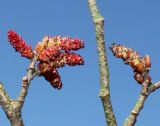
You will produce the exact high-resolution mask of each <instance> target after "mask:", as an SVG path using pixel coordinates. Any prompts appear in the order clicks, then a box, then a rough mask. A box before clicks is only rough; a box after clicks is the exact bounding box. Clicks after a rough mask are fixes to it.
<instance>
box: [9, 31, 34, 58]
mask: <svg viewBox="0 0 160 126" xmlns="http://www.w3.org/2000/svg"><path fill="white" fill-rule="evenodd" d="M8 41H9V42H10V44H11V45H12V46H13V48H15V50H16V51H17V52H20V53H21V56H22V57H26V58H28V59H31V58H32V57H33V51H32V48H31V46H29V45H27V44H26V42H25V41H24V40H23V39H22V38H21V36H19V35H18V34H17V33H16V32H15V31H12V30H9V31H8Z"/></svg>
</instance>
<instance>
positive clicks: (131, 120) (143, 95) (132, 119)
mask: <svg viewBox="0 0 160 126" xmlns="http://www.w3.org/2000/svg"><path fill="white" fill-rule="evenodd" d="M159 88H160V81H158V82H157V83H155V84H152V83H151V84H150V85H149V87H148V88H147V90H146V87H144V86H143V88H142V90H141V92H140V95H139V98H138V100H137V103H136V105H135V106H134V108H133V109H132V111H131V113H130V115H129V116H128V117H127V119H126V120H125V122H124V126H134V124H135V123H136V120H137V117H138V115H139V113H140V111H141V110H142V109H143V106H144V103H145V101H146V99H147V98H148V96H149V95H150V94H151V93H152V92H154V91H155V90H157V89H159Z"/></svg>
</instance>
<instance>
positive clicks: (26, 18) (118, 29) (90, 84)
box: [0, 0, 160, 126]
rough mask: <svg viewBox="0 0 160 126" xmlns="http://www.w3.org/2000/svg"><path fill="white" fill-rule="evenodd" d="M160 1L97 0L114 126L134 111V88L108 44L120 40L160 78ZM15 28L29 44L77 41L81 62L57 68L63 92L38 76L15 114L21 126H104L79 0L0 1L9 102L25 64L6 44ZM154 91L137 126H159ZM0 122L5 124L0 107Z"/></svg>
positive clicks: (0, 65)
mask: <svg viewBox="0 0 160 126" xmlns="http://www.w3.org/2000/svg"><path fill="white" fill-rule="evenodd" d="M159 6H160V2H159V1H158V0H152V1H145V0H140V1H139V0H134V1H128V0H121V1H117V0H101V1H98V7H99V9H100V11H101V14H102V15H103V16H104V18H105V38H106V42H107V43H106V46H107V47H106V48H107V55H108V62H109V70H110V88H111V98H112V103H113V108H114V111H115V115H116V117H117V122H118V124H119V125H122V124H123V121H124V120H125V118H126V117H127V116H128V114H129V113H130V110H131V109H132V107H133V106H134V104H135V102H136V100H137V98H138V93H139V92H140V89H141V86H139V85H138V84H137V83H136V82H135V80H134V79H133V73H132V70H131V68H130V67H129V66H127V65H124V64H123V62H122V61H121V60H120V59H116V58H115V57H113V56H112V54H111V52H110V51H109V50H108V47H109V46H110V45H111V44H112V43H113V42H117V43H121V44H124V45H125V46H128V47H132V48H134V49H135V50H137V51H139V53H140V54H141V55H142V56H144V55H146V54H149V55H150V56H151V59H152V68H151V72H150V74H151V76H152V79H153V81H154V82H156V81H158V80H159V79H160V74H159V73H160V69H159V68H160V60H159V59H160V55H159V54H160V49H159V48H160V47H159V46H160V44H159V42H160V14H159V12H160V8H159ZM9 29H14V30H15V31H16V32H17V33H19V34H20V35H21V36H22V37H23V38H24V39H25V40H26V41H27V42H28V44H30V45H32V47H33V48H34V46H35V45H36V43H37V42H38V41H41V39H42V38H43V37H44V36H45V35H51V36H55V35H62V36H66V35H67V36H72V37H78V38H81V39H83V40H84V41H85V48H84V49H82V50H79V51H77V53H79V54H81V55H82V56H83V57H84V60H85V65H84V66H77V67H65V68H63V69H59V72H60V75H61V78H62V81H63V84H64V86H63V88H62V90H60V91H58V90H55V89H53V88H52V87H51V86H50V84H49V83H48V82H47V81H45V80H44V78H35V79H34V80H33V81H32V83H31V86H30V88H29V93H28V96H27V98H26V101H25V104H24V107H23V110H22V115H23V118H24V122H25V124H26V126H44V125H45V126H64V125H66V126H105V125H106V124H105V118H104V114H103V108H102V104H101V101H100V99H99V97H98V92H99V71H98V61H97V59H98V57H97V50H96V41H95V34H94V27H93V23H92V20H91V17H90V13H89V10H88V6H87V1H86V0H34V1H33V0H27V1H20V0H14V1H9V0H1V1H0V59H1V62H0V69H1V71H0V81H2V82H3V83H4V85H5V88H6V90H7V92H8V93H9V95H10V96H11V97H12V98H16V97H17V96H18V94H19V90H20V86H21V78H22V77H23V76H24V75H25V74H26V69H27V66H28V64H29V61H28V60H27V59H25V58H22V57H20V55H19V54H18V53H15V52H14V49H12V47H11V46H10V45H9V43H8V41H7V36H6V33H7V31H8V30H9ZM159 99H160V91H159V90H158V91H156V92H155V93H153V94H152V95H151V96H150V97H149V98H148V100H147V102H146V104H145V107H144V109H143V110H142V112H141V113H140V115H139V117H138V121H137V123H136V126H151V125H152V126H156V125H158V124H160V120H159V116H160V102H159ZM0 125H2V126H9V122H8V120H7V119H6V116H5V114H4V113H3V111H2V109H1V108H0Z"/></svg>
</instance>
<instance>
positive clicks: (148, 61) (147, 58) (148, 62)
mask: <svg viewBox="0 0 160 126" xmlns="http://www.w3.org/2000/svg"><path fill="white" fill-rule="evenodd" d="M144 61H145V66H146V68H150V67H151V59H150V57H149V55H146V56H145V57H144Z"/></svg>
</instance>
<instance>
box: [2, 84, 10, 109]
mask: <svg viewBox="0 0 160 126" xmlns="http://www.w3.org/2000/svg"><path fill="white" fill-rule="evenodd" d="M10 101H11V99H10V97H9V96H8V94H7V92H6V91H5V89H4V87H3V84H2V83H1V82H0V105H1V106H2V108H3V110H4V111H6V110H7V105H8V104H9V102H10Z"/></svg>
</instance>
